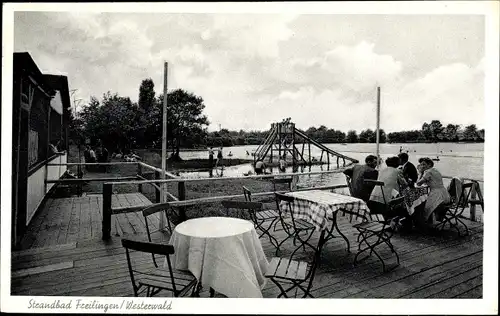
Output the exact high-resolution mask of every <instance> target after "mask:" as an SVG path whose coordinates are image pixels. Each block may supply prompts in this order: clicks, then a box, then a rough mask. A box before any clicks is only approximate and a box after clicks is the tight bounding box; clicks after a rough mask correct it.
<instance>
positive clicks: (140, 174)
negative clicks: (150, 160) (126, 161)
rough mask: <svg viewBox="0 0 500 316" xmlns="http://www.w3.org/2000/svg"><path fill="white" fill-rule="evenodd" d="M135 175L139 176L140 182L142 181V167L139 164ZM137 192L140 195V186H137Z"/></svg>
mask: <svg viewBox="0 0 500 316" xmlns="http://www.w3.org/2000/svg"><path fill="white" fill-rule="evenodd" d="M137 175H138V176H140V178H139V179H140V180H142V165H141V163H140V162H138V163H137ZM137 191H139V193H142V184H139V185H137Z"/></svg>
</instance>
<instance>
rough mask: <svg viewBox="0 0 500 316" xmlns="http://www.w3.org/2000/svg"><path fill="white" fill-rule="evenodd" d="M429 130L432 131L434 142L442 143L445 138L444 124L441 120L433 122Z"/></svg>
mask: <svg viewBox="0 0 500 316" xmlns="http://www.w3.org/2000/svg"><path fill="white" fill-rule="evenodd" d="M429 129H430V131H431V135H432V141H433V142H438V141H441V140H442V138H443V134H442V133H443V129H444V127H443V124H441V122H440V121H439V120H432V121H431V124H429Z"/></svg>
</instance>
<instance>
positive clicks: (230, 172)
mask: <svg viewBox="0 0 500 316" xmlns="http://www.w3.org/2000/svg"><path fill="white" fill-rule="evenodd" d="M324 145H325V146H327V147H328V148H330V149H332V150H334V151H336V152H338V153H340V154H343V155H345V156H348V157H351V158H354V159H357V160H359V161H360V162H361V163H363V162H364V159H365V157H366V156H367V155H368V154H374V153H375V151H376V145H375V144H346V145H342V144H324ZM257 147H258V146H257V145H248V146H233V147H226V148H223V150H222V152H223V156H224V157H225V158H241V159H252V158H253V157H252V156H251V155H247V152H248V153H252V152H254V151H255V150H256V149H257ZM400 147H402V148H403V151H404V152H408V154H409V156H410V161H411V162H412V163H413V164H415V165H417V164H418V159H419V158H421V157H430V158H436V157H437V156H439V159H440V160H439V161H435V162H434V166H435V167H436V168H437V169H438V170H439V171H440V172H441V173H442V174H443V175H445V176H459V177H465V178H472V179H477V180H480V181H482V180H483V179H484V174H483V172H484V144H483V143H438V144H420V143H418V144H380V156H381V157H382V160H385V159H386V158H387V157H390V156H393V155H397V154H398V153H399V149H400ZM298 148H299V149H300V148H301V147H300V145H299V146H298ZM230 152H231V153H232V157H228V155H229V153H230ZM304 152H307V147H306V149H305V150H304ZM180 155H181V157H182V158H183V159H196V158H202V159H206V158H208V150H207V151H190V152H181V154H180ZM311 156H313V157H316V158H317V159H319V158H320V156H321V150H320V149H318V148H316V147H311ZM333 161H335V159H334V160H333ZM341 163H342V161H341ZM382 167H383V165H382ZM335 168H336V164H330V166H328V165H321V166H310V167H309V166H307V167H304V168H300V169H299V171H301V172H309V171H321V170H331V169H335ZM250 171H251V172H253V167H252V165H251V164H242V165H237V166H231V167H225V168H224V169H223V170H221V169H220V168H219V169H215V170H214V171H213V173H212V175H213V176H214V177H220V176H223V177H234V176H244V174H248V173H249V172H250ZM291 171H292V170H291V168H289V170H287V172H291ZM268 172H272V173H279V171H278V169H277V168H274V169H269V170H268ZM180 175H181V176H183V177H186V178H200V177H208V176H209V173H208V171H206V172H205V171H204V172H183V173H181V174H180ZM339 176H340V175H333V174H329V175H322V176H301V178H306V177H307V178H309V177H314V178H317V179H311V180H313V181H319V182H320V183H321V184H325V185H326V184H336V182H338V181H337V180H338V179H339V178H342V181H344V182H345V179H344V178H343V176H341V177H339ZM305 180H306V179H300V182H303V181H305ZM307 182H309V181H307Z"/></svg>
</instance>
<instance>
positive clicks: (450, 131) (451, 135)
mask: <svg viewBox="0 0 500 316" xmlns="http://www.w3.org/2000/svg"><path fill="white" fill-rule="evenodd" d="M459 129H460V125H458V124H448V125H446V127H445V128H444V131H443V133H444V138H445V140H446V141H449V142H457V141H458V131H459Z"/></svg>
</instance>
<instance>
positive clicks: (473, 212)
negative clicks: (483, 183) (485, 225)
mask: <svg viewBox="0 0 500 316" xmlns="http://www.w3.org/2000/svg"><path fill="white" fill-rule="evenodd" d="M476 185H477V183H474V184H472V187H471V193H470V199H471V200H475V199H476V197H477V193H476ZM469 211H470V215H469V218H470V220H471V221H473V222H475V221H476V204H475V203H470V204H469Z"/></svg>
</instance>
